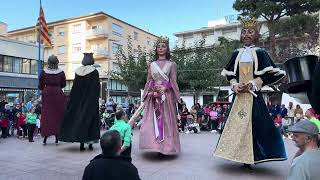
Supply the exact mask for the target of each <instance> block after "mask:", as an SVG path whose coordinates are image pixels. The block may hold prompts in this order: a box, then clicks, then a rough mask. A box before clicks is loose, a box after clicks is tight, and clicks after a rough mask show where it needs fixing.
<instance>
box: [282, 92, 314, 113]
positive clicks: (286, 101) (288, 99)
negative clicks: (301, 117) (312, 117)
mask: <svg viewBox="0 0 320 180" xmlns="http://www.w3.org/2000/svg"><path fill="white" fill-rule="evenodd" d="M289 102H292V103H293V107H296V105H297V104H299V105H300V107H301V108H302V109H303V112H304V113H305V112H306V110H307V109H309V108H311V105H310V104H301V103H299V102H298V101H297V100H295V99H294V98H293V97H290V96H289V94H286V93H283V94H282V100H281V104H284V105H285V106H286V107H287V106H288V105H289Z"/></svg>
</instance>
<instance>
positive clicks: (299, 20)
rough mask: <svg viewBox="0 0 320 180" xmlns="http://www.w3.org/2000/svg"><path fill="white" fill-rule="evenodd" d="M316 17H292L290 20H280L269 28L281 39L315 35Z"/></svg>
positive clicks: (316, 30) (316, 31) (317, 20)
mask: <svg viewBox="0 0 320 180" xmlns="http://www.w3.org/2000/svg"><path fill="white" fill-rule="evenodd" d="M318 22H319V19H318V15H308V14H302V15H294V16H291V17H290V18H284V19H280V20H279V21H278V22H277V23H274V24H273V25H272V26H270V28H271V29H272V31H274V32H277V34H279V35H280V36H281V37H289V36H291V37H292V36H296V37H302V36H304V35H305V34H306V33H308V34H310V35H315V34H317V33H318V32H319V27H318V26H319V24H318Z"/></svg>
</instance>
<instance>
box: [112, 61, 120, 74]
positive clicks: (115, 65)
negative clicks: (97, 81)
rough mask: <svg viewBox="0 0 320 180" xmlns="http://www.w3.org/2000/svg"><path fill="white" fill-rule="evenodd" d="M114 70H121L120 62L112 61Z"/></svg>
mask: <svg viewBox="0 0 320 180" xmlns="http://www.w3.org/2000/svg"><path fill="white" fill-rule="evenodd" d="M112 70H113V71H116V72H119V71H120V67H119V64H118V63H112Z"/></svg>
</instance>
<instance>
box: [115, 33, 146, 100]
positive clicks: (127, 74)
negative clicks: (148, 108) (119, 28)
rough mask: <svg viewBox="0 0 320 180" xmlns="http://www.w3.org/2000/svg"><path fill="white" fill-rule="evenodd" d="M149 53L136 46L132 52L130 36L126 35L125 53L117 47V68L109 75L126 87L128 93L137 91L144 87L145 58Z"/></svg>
mask: <svg viewBox="0 0 320 180" xmlns="http://www.w3.org/2000/svg"><path fill="white" fill-rule="evenodd" d="M148 57H150V55H149V54H148V53H147V52H145V51H144V50H142V49H141V48H140V47H138V53H137V54H136V52H133V47H132V38H131V36H128V43H127V53H125V52H124V50H123V48H119V49H118V52H117V54H116V59H117V61H118V64H119V70H117V71H113V72H112V74H111V77H112V78H113V79H116V80H118V81H120V82H121V83H122V84H125V85H126V86H127V87H128V94H129V95H131V93H137V92H139V91H140V89H142V88H143V87H144V84H145V82H146V78H147V59H148Z"/></svg>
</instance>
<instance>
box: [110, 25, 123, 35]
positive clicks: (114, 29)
mask: <svg viewBox="0 0 320 180" xmlns="http://www.w3.org/2000/svg"><path fill="white" fill-rule="evenodd" d="M112 34H114V35H117V36H122V34H123V28H122V27H121V26H119V25H117V24H112Z"/></svg>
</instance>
